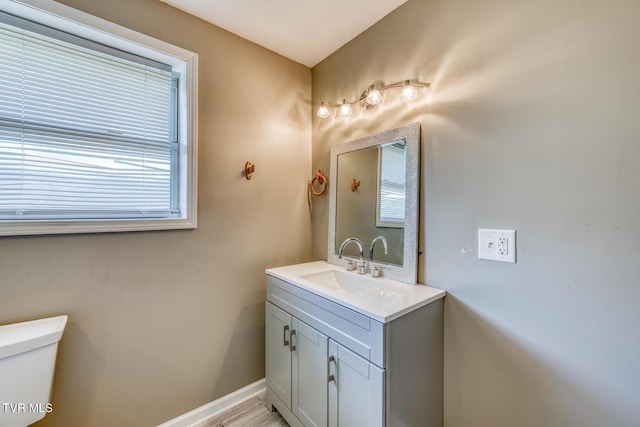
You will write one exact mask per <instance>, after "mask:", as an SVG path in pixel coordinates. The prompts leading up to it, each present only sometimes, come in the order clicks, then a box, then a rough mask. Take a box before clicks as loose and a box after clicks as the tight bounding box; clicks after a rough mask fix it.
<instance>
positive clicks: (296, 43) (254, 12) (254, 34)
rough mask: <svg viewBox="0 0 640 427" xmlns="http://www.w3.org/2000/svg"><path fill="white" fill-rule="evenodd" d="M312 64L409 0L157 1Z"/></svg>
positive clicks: (304, 62)
mask: <svg viewBox="0 0 640 427" xmlns="http://www.w3.org/2000/svg"><path fill="white" fill-rule="evenodd" d="M161 1H163V2H164V3H167V4H170V5H172V6H174V7H176V8H178V9H182V10H184V11H185V12H188V13H190V14H192V15H195V16H198V17H200V18H202V19H204V20H206V21H209V22H211V23H213V24H215V25H217V26H219V27H222V28H224V29H225V30H227V31H231V32H232V33H235V34H237V35H239V36H240V37H243V38H245V39H247V40H251V41H252V42H254V43H257V44H259V45H261V46H264V47H266V48H267V49H270V50H272V51H274V52H277V53H279V54H281V55H283V56H285V57H287V58H290V59H292V60H294V61H296V62H299V63H301V64H304V65H306V66H308V67H313V66H314V65H316V64H317V63H318V62H320V61H322V60H323V59H325V58H326V57H327V56H329V55H331V54H332V53H333V52H335V51H336V50H338V49H339V48H340V47H341V46H343V45H344V44H346V43H347V42H349V41H350V40H352V39H353V38H354V37H356V36H357V35H358V34H360V33H362V32H363V31H364V30H366V29H367V28H369V27H370V26H372V25H373V24H375V23H376V22H378V21H379V20H380V19H381V18H383V17H384V16H386V15H387V14H389V12H391V11H392V10H394V9H396V8H397V7H398V6H400V5H401V4H403V3H405V2H406V1H407V0H313V1H312V0H161Z"/></svg>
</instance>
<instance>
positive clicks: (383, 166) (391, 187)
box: [376, 140, 407, 228]
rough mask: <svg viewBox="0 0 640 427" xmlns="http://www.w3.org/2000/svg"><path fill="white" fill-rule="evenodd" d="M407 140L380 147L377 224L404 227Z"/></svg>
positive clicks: (379, 225)
mask: <svg viewBox="0 0 640 427" xmlns="http://www.w3.org/2000/svg"><path fill="white" fill-rule="evenodd" d="M405 146H406V141H405V140H398V141H392V142H389V143H386V144H383V145H381V146H380V147H378V192H377V199H378V200H377V204H376V208H377V209H376V226H378V227H395V228H402V227H404V218H405V215H404V207H405V198H406V197H405V193H406V182H407V177H406V174H407V167H406V166H407V162H406V158H407V155H406V148H405Z"/></svg>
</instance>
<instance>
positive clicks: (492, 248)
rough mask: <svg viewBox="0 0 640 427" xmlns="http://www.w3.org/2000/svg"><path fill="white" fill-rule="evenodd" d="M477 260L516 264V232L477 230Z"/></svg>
mask: <svg viewBox="0 0 640 427" xmlns="http://www.w3.org/2000/svg"><path fill="white" fill-rule="evenodd" d="M478 258H480V259H488V260H492V261H501V262H511V263H515V262H516V230H490V229H487V228H480V229H478Z"/></svg>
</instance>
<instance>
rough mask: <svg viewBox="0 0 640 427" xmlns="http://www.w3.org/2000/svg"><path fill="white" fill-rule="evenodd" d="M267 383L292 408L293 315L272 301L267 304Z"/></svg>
mask: <svg viewBox="0 0 640 427" xmlns="http://www.w3.org/2000/svg"><path fill="white" fill-rule="evenodd" d="M265 334H266V336H265V346H266V352H265V353H266V354H265V377H266V379H267V385H268V386H269V387H270V388H271V390H272V391H273V392H274V394H275V395H276V396H278V397H279V398H280V400H282V401H283V402H284V404H285V405H287V407H288V408H289V409H291V348H292V347H291V345H290V344H291V341H290V340H291V315H290V314H289V313H287V312H286V311H283V310H280V309H279V308H278V307H276V306H275V305H273V304H271V303H270V302H267V303H266V306H265Z"/></svg>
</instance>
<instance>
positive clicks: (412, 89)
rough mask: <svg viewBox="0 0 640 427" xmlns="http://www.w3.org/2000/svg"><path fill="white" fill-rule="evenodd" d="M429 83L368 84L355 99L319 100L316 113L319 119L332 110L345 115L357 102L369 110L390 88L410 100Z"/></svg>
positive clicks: (415, 81) (409, 81)
mask: <svg viewBox="0 0 640 427" xmlns="http://www.w3.org/2000/svg"><path fill="white" fill-rule="evenodd" d="M429 86H430V83H425V82H421V81H418V80H403V81H401V82H396V83H391V84H388V85H385V84H380V85H375V84H372V85H369V87H368V88H367V89H366V90H365V91H364V92H362V95H360V98H358V99H356V100H355V101H350V100H348V99H346V98H345V99H343V100H342V102H341V103H340V104H333V105H330V104H328V103H327V102H326V101H322V102H320V107H319V108H318V111H317V113H316V115H317V116H318V117H320V118H321V119H326V118H327V117H329V116H331V112H332V110H337V112H338V113H337V114H338V115H339V116H340V117H347V116H350V115H351V112H352V107H351V106H352V105H355V104H359V105H360V106H361V107H362V108H364V109H367V110H370V109H372V108H373V107H375V106H376V105H378V104H380V103H381V102H382V101H383V99H384V98H383V96H382V94H383V93H384V92H386V91H388V90H391V89H401V90H402V93H401V96H400V99H402V100H403V101H404V102H411V101H413V100H415V99H416V98H417V97H418V89H423V88H428V87H429Z"/></svg>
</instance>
